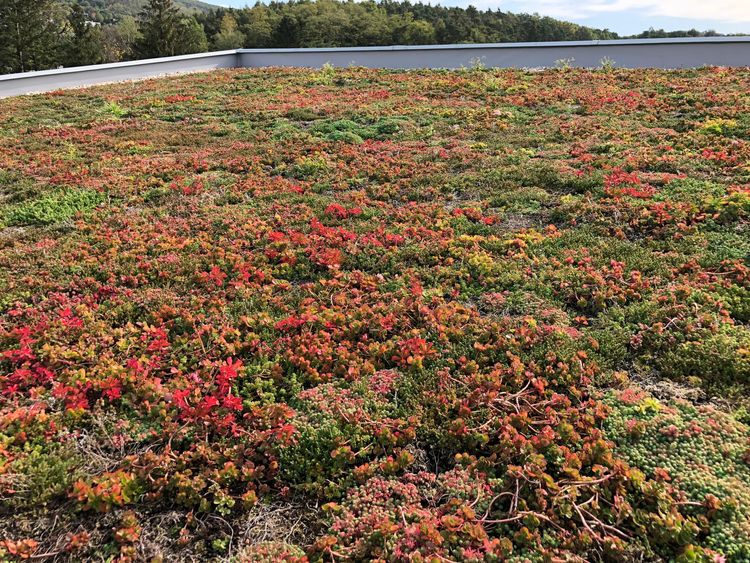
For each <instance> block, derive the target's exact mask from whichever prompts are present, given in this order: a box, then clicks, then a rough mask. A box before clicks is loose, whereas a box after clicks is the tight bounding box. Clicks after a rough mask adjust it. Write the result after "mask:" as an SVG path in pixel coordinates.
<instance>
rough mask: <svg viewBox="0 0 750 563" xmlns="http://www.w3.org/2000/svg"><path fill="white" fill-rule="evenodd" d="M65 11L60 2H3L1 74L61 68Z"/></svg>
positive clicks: (0, 16)
mask: <svg viewBox="0 0 750 563" xmlns="http://www.w3.org/2000/svg"><path fill="white" fill-rule="evenodd" d="M65 28H66V22H65V10H64V8H63V7H62V6H61V5H60V4H58V2H57V1H56V0H35V1H33V2H32V1H30V0H0V45H1V46H2V47H0V49H1V50H0V71H2V72H25V71H27V70H39V69H44V68H50V67H53V66H56V65H58V64H60V62H61V59H62V53H60V49H59V47H60V45H61V43H62V39H63V34H64V33H65Z"/></svg>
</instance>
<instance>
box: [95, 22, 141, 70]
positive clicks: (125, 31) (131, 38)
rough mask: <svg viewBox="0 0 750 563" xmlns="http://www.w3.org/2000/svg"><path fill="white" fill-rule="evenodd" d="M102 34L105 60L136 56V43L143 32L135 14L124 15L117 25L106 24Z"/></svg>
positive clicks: (122, 59) (118, 59)
mask: <svg viewBox="0 0 750 563" xmlns="http://www.w3.org/2000/svg"><path fill="white" fill-rule="evenodd" d="M102 36H103V39H104V60H105V61H107V62H116V61H124V60H127V59H132V58H133V57H135V56H136V45H137V43H138V41H139V40H140V38H141V32H140V31H139V30H138V22H137V21H136V19H135V18H134V17H133V16H123V18H122V19H121V20H120V21H119V22H118V23H117V25H105V26H104V27H103V29H102Z"/></svg>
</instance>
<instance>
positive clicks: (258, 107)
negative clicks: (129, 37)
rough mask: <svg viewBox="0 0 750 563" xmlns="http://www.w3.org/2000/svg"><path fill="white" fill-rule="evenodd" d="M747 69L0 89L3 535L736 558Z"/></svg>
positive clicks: (746, 347) (169, 555) (251, 556)
mask: <svg viewBox="0 0 750 563" xmlns="http://www.w3.org/2000/svg"><path fill="white" fill-rule="evenodd" d="M748 92H750V72H748V71H747V70H729V69H722V68H704V69H700V70H686V71H674V72H668V71H655V70H637V71H625V70H616V69H613V68H611V66H609V65H608V66H606V67H605V68H603V69H600V70H571V69H557V70H547V71H543V72H525V71H520V70H486V69H481V68H476V69H466V70H463V71H419V72H417V71H414V72H402V71H375V70H364V69H356V68H352V69H347V70H334V69H333V68H329V67H326V68H323V69H320V70H301V69H297V70H292V69H262V70H260V69H259V70H247V69H245V70H227V71H218V72H213V73H207V74H196V75H190V76H182V77H173V78H164V79H159V80H151V81H145V82H139V83H131V84H119V85H108V86H101V87H96V88H91V89H87V90H79V91H66V92H54V93H51V94H47V95H40V96H28V97H17V98H10V99H5V100H2V101H0V169H2V172H0V225H2V227H0V266H1V267H0V289H1V291H0V350H1V352H0V558H2V559H6V560H17V559H23V558H28V557H34V558H36V559H44V558H48V559H57V560H71V561H79V560H91V559H97V560H98V559H104V560H119V561H141V560H156V561H160V560H162V561H168V560H169V561H178V560H179V561H185V560H193V561H209V560H225V561H297V562H303V561H365V560H380V561H515V562H522V561H523V562H526V561H532V562H536V561H540V562H542V561H676V562H714V563H718V562H722V561H744V560H747V559H748V557H750V537H749V535H748V526H749V523H748V509H747V507H748V503H749V502H750V500H749V499H750V492H749V490H748V487H749V486H750V474H749V469H748V462H749V461H750V453H749V452H750V450H748V446H749V445H750V444H749V443H748V440H749V439H750V431H749V430H748V426H747V423H748V420H749V417H748V415H747V408H748V404H747V399H746V397H747V393H748V388H749V385H750V330H748V320H749V319H750V305H749V303H750V263H749V262H748V256H750V233H749V231H750V221H749V218H750V168H749V167H748V162H750V117H749V116H750V95H749V94H748Z"/></svg>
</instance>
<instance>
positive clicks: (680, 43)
mask: <svg viewBox="0 0 750 563" xmlns="http://www.w3.org/2000/svg"><path fill="white" fill-rule="evenodd" d="M238 52H239V56H240V64H241V66H243V67H264V66H302V67H319V66H321V65H322V64H325V63H330V64H332V65H334V66H348V65H354V66H364V67H371V68H392V69H416V68H461V67H470V66H473V65H476V64H482V65H484V66H487V67H501V68H509V67H516V68H544V67H552V66H555V65H556V64H559V63H560V62H564V64H566V65H569V66H575V67H588V68H592V67H597V66H601V64H602V61H605V60H608V61H610V62H611V63H613V64H614V65H615V66H618V67H622V68H670V69H671V68H694V67H700V66H705V65H714V66H732V67H744V66H750V37H697V38H692V37H688V38H674V39H622V40H611V41H550V42H543V43H487V44H461V45H416V46H411V45H410V46H394V47H344V48H320V49H240V50H239V51H238Z"/></svg>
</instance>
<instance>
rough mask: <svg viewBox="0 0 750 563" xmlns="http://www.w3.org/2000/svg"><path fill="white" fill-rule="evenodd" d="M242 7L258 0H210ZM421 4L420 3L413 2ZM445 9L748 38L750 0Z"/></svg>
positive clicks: (549, 1) (576, 0)
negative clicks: (684, 30)
mask: <svg viewBox="0 0 750 563" xmlns="http://www.w3.org/2000/svg"><path fill="white" fill-rule="evenodd" d="M208 1H209V2H212V3H216V4H223V5H231V6H235V7H242V6H245V5H247V4H250V5H252V4H254V3H255V0H208ZM413 1H417V0H413ZM423 1H424V2H425V3H427V2H428V1H430V3H432V4H438V3H439V4H442V5H444V6H462V7H466V6H468V5H469V4H473V5H474V6H476V7H477V8H480V9H488V8H492V9H497V8H499V9H501V10H503V11H507V12H526V13H529V14H533V13H535V12H536V13H539V14H541V15H543V16H552V17H554V18H559V19H562V20H568V21H573V22H575V23H579V24H581V25H588V26H592V27H598V28H609V29H610V30H612V31H615V32H617V33H619V34H621V35H632V34H634V33H640V32H641V31H644V30H646V29H648V28H649V27H653V28H656V29H659V28H664V29H666V30H675V29H690V28H696V29H698V30H701V31H704V30H707V29H714V30H716V31H719V32H722V33H744V32H747V33H748V34H750V0H423Z"/></svg>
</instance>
